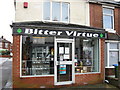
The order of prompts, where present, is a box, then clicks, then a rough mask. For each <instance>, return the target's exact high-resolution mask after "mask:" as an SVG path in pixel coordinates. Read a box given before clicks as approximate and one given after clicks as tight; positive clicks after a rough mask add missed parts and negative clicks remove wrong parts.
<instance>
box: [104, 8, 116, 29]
mask: <svg viewBox="0 0 120 90" xmlns="http://www.w3.org/2000/svg"><path fill="white" fill-rule="evenodd" d="M103 28H104V29H106V30H108V31H114V9H113V8H103Z"/></svg>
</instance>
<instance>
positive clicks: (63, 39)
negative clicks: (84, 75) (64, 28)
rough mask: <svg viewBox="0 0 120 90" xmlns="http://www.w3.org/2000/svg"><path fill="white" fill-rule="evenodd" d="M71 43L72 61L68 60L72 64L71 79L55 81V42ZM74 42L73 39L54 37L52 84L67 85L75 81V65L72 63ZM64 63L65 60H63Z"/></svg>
mask: <svg viewBox="0 0 120 90" xmlns="http://www.w3.org/2000/svg"><path fill="white" fill-rule="evenodd" d="M58 42H61V43H72V55H73V56H72V61H71V62H69V63H71V64H72V81H64V82H57V43H58ZM74 48H75V42H74V39H66V38H56V37H55V38H54V85H67V84H73V83H75V65H74V57H75V56H74V54H75V50H74ZM65 63H66V62H65Z"/></svg>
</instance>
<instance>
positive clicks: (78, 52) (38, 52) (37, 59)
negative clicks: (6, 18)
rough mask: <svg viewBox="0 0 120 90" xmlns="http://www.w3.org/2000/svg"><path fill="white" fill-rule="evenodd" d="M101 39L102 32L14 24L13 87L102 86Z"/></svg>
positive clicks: (76, 26)
mask: <svg viewBox="0 0 120 90" xmlns="http://www.w3.org/2000/svg"><path fill="white" fill-rule="evenodd" d="M38 24H39V25H38ZM105 38H106V32H105V31H104V29H98V28H91V27H86V26H80V25H72V24H71V25H69V24H68V25H66V24H54V23H52V24H51V23H27V24H26V23H14V24H13V40H14V57H13V81H14V83H13V87H15V88H21V87H25V88H30V87H32V88H40V87H42V86H45V87H54V86H56V85H57V86H58V85H71V84H76V85H83V84H95V83H101V82H103V80H104V65H103V64H104V52H103V51H104V39H105Z"/></svg>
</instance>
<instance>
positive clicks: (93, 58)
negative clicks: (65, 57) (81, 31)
mask: <svg viewBox="0 0 120 90" xmlns="http://www.w3.org/2000/svg"><path fill="white" fill-rule="evenodd" d="M75 46H76V47H75V72H76V73H88V72H98V71H99V59H98V48H99V47H98V46H99V45H98V40H94V39H80V38H76V41H75Z"/></svg>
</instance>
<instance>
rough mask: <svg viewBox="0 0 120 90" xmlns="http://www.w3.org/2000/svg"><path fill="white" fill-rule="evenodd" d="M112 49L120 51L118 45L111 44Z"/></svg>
mask: <svg viewBox="0 0 120 90" xmlns="http://www.w3.org/2000/svg"><path fill="white" fill-rule="evenodd" d="M110 49H118V43H110Z"/></svg>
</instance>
